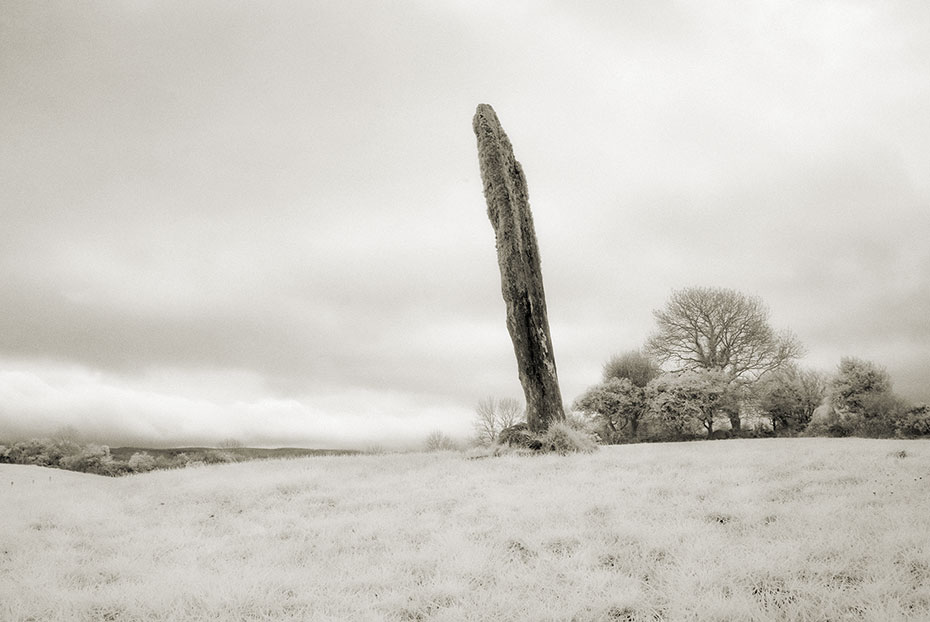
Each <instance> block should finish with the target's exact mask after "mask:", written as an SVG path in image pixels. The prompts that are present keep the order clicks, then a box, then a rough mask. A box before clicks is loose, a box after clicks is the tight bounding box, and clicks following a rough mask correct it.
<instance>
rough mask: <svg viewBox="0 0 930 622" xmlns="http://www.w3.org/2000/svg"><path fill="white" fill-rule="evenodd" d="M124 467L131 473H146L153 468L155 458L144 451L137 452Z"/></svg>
mask: <svg viewBox="0 0 930 622" xmlns="http://www.w3.org/2000/svg"><path fill="white" fill-rule="evenodd" d="M126 466H127V467H128V468H129V470H130V471H132V472H133V473H147V472H149V471H151V470H153V469H154V468H155V458H153V457H152V456H150V455H149V454H148V453H146V452H144V451H137V452H136V453H134V454H132V457H130V458H129V461H128V462H127V464H126Z"/></svg>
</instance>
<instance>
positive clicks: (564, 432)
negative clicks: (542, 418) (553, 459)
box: [539, 422, 597, 455]
mask: <svg viewBox="0 0 930 622" xmlns="http://www.w3.org/2000/svg"><path fill="white" fill-rule="evenodd" d="M539 441H540V442H541V443H542V448H541V450H542V451H550V452H554V453H558V454H562V455H565V454H571V453H585V454H589V453H592V452H594V451H595V450H597V441H595V440H594V438H593V437H592V436H591V435H590V434H588V433H586V432H582V431H581V430H577V429H575V428H573V427H571V426H570V425H569V424H567V423H562V422H556V423H553V424H551V425H550V426H549V429H548V430H546V433H545V434H543V435H542V436H541V437H540V438H539Z"/></svg>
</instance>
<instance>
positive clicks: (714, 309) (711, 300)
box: [646, 287, 803, 429]
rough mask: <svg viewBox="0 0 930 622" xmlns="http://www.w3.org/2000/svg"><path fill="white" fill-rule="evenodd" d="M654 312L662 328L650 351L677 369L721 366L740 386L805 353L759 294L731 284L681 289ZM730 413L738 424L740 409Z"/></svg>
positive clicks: (648, 346)
mask: <svg viewBox="0 0 930 622" xmlns="http://www.w3.org/2000/svg"><path fill="white" fill-rule="evenodd" d="M654 315H655V318H656V323H657V324H658V329H657V330H656V332H655V333H653V335H652V336H651V337H650V338H649V340H648V341H647V342H646V353H647V354H649V355H651V356H653V357H655V359H656V360H657V361H659V362H660V363H663V364H667V365H670V366H672V367H673V369H674V370H675V371H686V370H691V371H693V370H702V369H706V370H718V371H721V372H723V373H724V374H726V375H727V376H728V377H729V378H730V379H731V382H733V384H734V386H739V385H740V384H744V383H745V382H752V381H755V380H758V379H759V378H760V377H761V376H763V375H764V374H766V373H768V372H771V371H774V370H776V369H779V368H780V367H782V366H783V365H785V364H786V363H788V362H790V361H792V360H794V359H797V358H799V357H800V356H801V355H802V354H803V348H802V347H801V344H800V342H799V341H798V340H797V339H796V338H795V337H794V336H793V335H792V334H791V333H790V332H788V331H782V332H776V331H775V330H774V329H773V328H772V327H771V325H770V324H769V312H768V309H767V308H766V306H765V305H764V304H763V303H762V300H761V299H760V298H758V297H756V296H747V295H745V294H742V293H740V292H737V291H734V290H732V289H722V288H708V287H691V288H688V289H682V290H677V291H675V292H673V293H672V296H671V298H670V299H669V301H668V302H667V303H666V305H665V307H664V308H663V309H660V310H657V311H655V312H654ZM734 403H735V402H734ZM727 414H728V416H729V418H730V423H731V425H732V427H733V428H734V429H739V427H740V419H739V410H738V408H737V409H736V410H733V411H731V412H729V413H727Z"/></svg>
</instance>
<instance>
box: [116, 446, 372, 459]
mask: <svg viewBox="0 0 930 622" xmlns="http://www.w3.org/2000/svg"><path fill="white" fill-rule="evenodd" d="M139 452H146V453H147V454H149V455H150V456H152V457H157V456H164V457H166V458H176V457H177V456H179V455H181V454H186V455H187V456H189V457H192V458H194V457H196V456H204V455H207V454H211V453H218V452H221V453H225V454H229V455H231V456H235V458H236V460H237V461H239V460H261V459H268V458H304V457H307V456H350V455H354V454H359V453H361V452H359V451H355V450H351V449H305V448H302V447H277V448H274V449H263V448H258V447H231V448H225V447H224V448H216V447H170V448H167V449H152V448H150V447H111V448H110V455H111V456H113V459H114V460H129V458H131V457H132V455H133V454H135V453H139Z"/></svg>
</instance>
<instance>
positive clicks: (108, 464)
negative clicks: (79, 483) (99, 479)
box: [60, 445, 125, 475]
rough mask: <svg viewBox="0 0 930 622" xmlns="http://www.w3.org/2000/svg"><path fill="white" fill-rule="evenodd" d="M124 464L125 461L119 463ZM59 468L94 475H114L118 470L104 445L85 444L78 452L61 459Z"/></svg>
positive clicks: (108, 449)
mask: <svg viewBox="0 0 930 622" xmlns="http://www.w3.org/2000/svg"><path fill="white" fill-rule="evenodd" d="M120 464H125V463H120ZM60 466H61V468H63V469H68V470H69V471H81V472H83V473H94V474H96V475H115V474H117V473H118V472H119V471H120V468H119V466H118V465H114V463H113V457H112V456H110V448H109V447H107V446H106V445H87V446H86V447H84V448H83V449H82V450H81V451H80V452H79V453H76V454H73V455H70V456H65V457H64V458H62V459H61V463H60Z"/></svg>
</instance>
